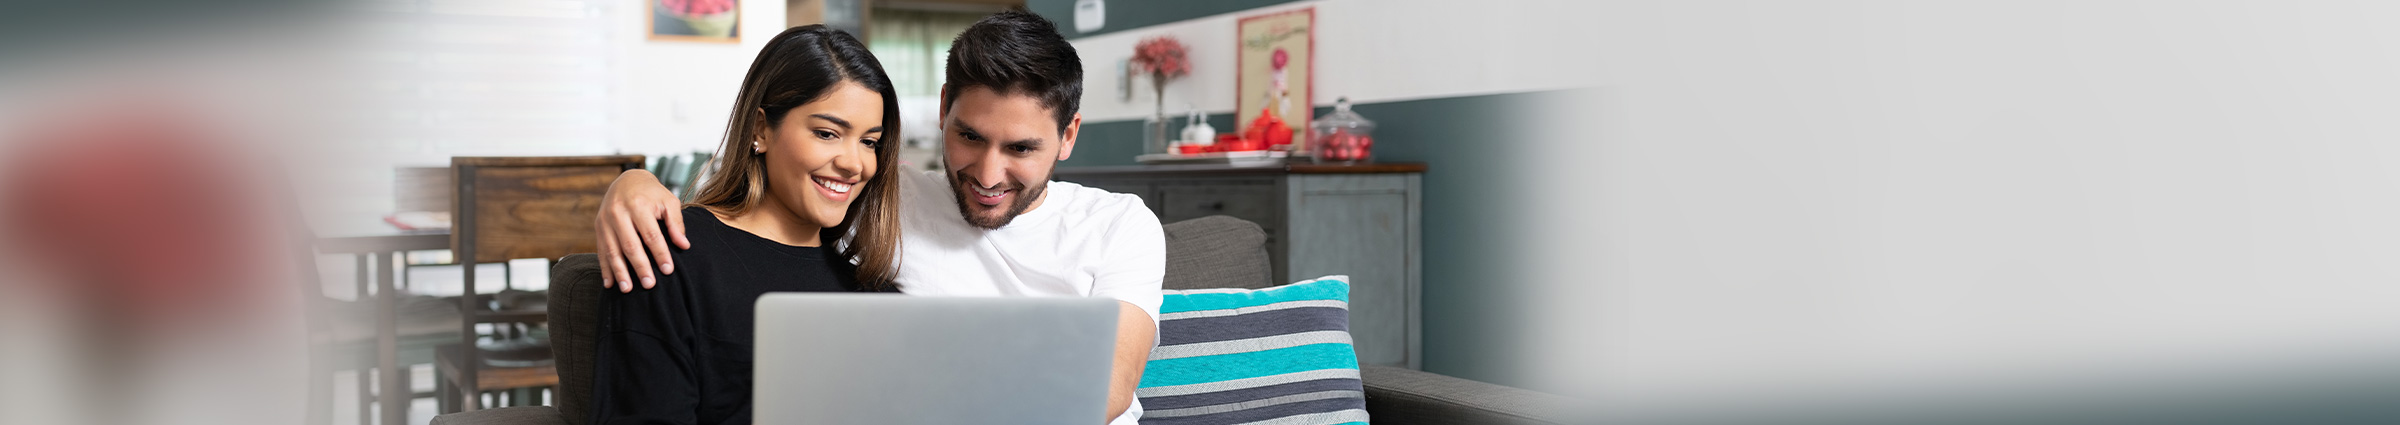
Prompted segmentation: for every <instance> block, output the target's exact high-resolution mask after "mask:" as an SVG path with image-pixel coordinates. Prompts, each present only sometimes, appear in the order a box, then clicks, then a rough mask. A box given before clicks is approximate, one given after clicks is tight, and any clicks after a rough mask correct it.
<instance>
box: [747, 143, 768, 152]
mask: <svg viewBox="0 0 2400 425" xmlns="http://www.w3.org/2000/svg"><path fill="white" fill-rule="evenodd" d="M750 153H767V148H766V147H765V146H759V145H758V141H757V140H752V141H750Z"/></svg>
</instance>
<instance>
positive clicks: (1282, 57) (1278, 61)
mask: <svg viewBox="0 0 2400 425" xmlns="http://www.w3.org/2000/svg"><path fill="white" fill-rule="evenodd" d="M1268 62H1270V63H1273V64H1275V70H1277V71H1281V70H1283V64H1287V63H1291V62H1292V54H1290V53H1284V52H1283V48H1281V47H1277V48H1275V58H1274V59H1273V60H1270V61H1268Z"/></svg>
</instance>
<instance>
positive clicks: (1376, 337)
mask: <svg viewBox="0 0 2400 425" xmlns="http://www.w3.org/2000/svg"><path fill="white" fill-rule="evenodd" d="M1424 172H1425V164H1418V163H1394V164H1359V165H1318V164H1271V165H1264V166H1240V167H1237V166H1228V165H1136V166H1106V167H1065V168H1059V169H1058V172H1057V174H1056V176H1055V177H1053V179H1055V180H1059V181H1068V182H1075V183H1079V184H1083V185H1085V186H1091V187H1097V188H1101V189H1106V190H1108V191H1111V192H1120V193H1131V194H1135V195H1140V196H1141V197H1142V202H1143V203H1146V204H1149V206H1150V211H1151V212H1153V213H1157V214H1158V220H1159V222H1160V223H1173V222H1176V221H1182V220H1189V219H1193V218H1199V217H1205V216H1211V215H1220V214H1222V215H1229V216H1234V217H1237V218H1241V219H1244V220H1249V221H1251V222H1255V223H1258V225H1259V227H1262V228H1265V230H1266V232H1267V252H1268V255H1269V256H1270V258H1271V259H1272V260H1271V261H1272V262H1273V263H1274V268H1275V270H1274V271H1273V272H1272V275H1273V276H1274V278H1275V281H1276V282H1292V281H1294V280H1297V279H1311V278H1316V277H1319V276H1325V275H1336V274H1340V275H1349V276H1350V279H1351V289H1350V334H1351V338H1352V340H1353V342H1354V344H1356V346H1357V348H1358V360H1359V364H1369V365H1385V366H1404V367H1408V368H1411V369H1415V368H1420V367H1421V366H1422V364H1423V361H1422V359H1420V358H1419V357H1420V355H1421V353H1422V349H1421V344H1420V339H1419V335H1420V334H1421V332H1419V325H1418V322H1419V320H1418V314H1417V308H1418V304H1419V302H1418V294H1419V290H1418V288H1419V281H1418V279H1419V277H1418V274H1419V271H1420V270H1421V269H1422V266H1421V265H1422V264H1423V263H1422V260H1421V259H1420V258H1419V253H1420V252H1421V250H1419V249H1418V248H1419V240H1420V239H1421V238H1422V230H1420V229H1421V226H1420V225H1419V222H1420V220H1421V219H1420V217H1421V209H1420V208H1419V206H1420V204H1421V203H1422V199H1423V198H1424V196H1423V193H1424V190H1423V185H1422V181H1423V178H1424Z"/></svg>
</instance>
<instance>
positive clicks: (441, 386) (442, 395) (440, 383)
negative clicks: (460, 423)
mask: <svg viewBox="0 0 2400 425" xmlns="http://www.w3.org/2000/svg"><path fill="white" fill-rule="evenodd" d="M433 382H434V385H433V400H434V401H433V404H434V406H435V407H434V410H437V411H440V412H442V414H445V415H447V414H452V413H458V386H457V385H452V384H451V383H450V380H448V379H443V376H442V368H438V367H437V368H433Z"/></svg>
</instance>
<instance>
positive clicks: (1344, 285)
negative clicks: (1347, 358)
mask: <svg viewBox="0 0 2400 425" xmlns="http://www.w3.org/2000/svg"><path fill="white" fill-rule="evenodd" d="M1346 279H1347V277H1345V278H1344V280H1331V279H1319V280H1313V281H1308V282H1301V283H1294V284H1290V285H1284V286H1277V287H1273V288H1266V289H1259V290H1254V291H1241V292H1182V291H1167V293H1166V296H1165V298H1164V299H1163V300H1161V301H1162V302H1161V303H1160V304H1159V307H1158V312H1159V313H1161V314H1164V313H1181V312H1186V311H1200V310H1223V309H1234V308H1242V307H1253V306H1262V305H1267V304H1274V303H1279V302H1286V301H1305V300H1338V301H1349V300H1350V283H1349V282H1347V281H1345V280H1346Z"/></svg>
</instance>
